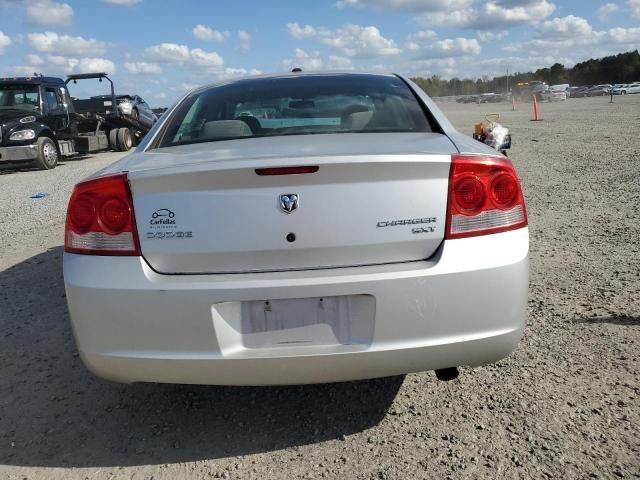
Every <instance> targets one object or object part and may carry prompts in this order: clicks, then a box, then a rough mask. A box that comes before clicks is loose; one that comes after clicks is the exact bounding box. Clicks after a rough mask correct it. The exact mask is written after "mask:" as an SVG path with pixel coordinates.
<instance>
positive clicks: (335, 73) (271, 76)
mask: <svg viewBox="0 0 640 480" xmlns="http://www.w3.org/2000/svg"><path fill="white" fill-rule="evenodd" d="M336 76H341V77H345V76H347V77H353V80H354V81H357V80H359V79H362V78H364V77H373V78H385V77H387V78H389V77H396V75H395V74H393V73H368V72H351V71H309V72H281V73H267V74H261V75H251V76H248V77H241V78H236V79H233V80H223V81H218V82H213V83H209V84H206V85H202V86H200V87H196V88H194V89H193V90H191V91H190V92H189V94H191V93H196V92H201V91H204V90H208V89H210V88H214V87H219V86H222V85H242V84H249V83H252V82H255V81H260V80H270V79H278V78H300V77H315V78H317V77H336Z"/></svg>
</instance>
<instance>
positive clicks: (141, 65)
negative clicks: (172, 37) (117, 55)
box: [124, 62, 162, 75]
mask: <svg viewBox="0 0 640 480" xmlns="http://www.w3.org/2000/svg"><path fill="white" fill-rule="evenodd" d="M124 68H126V69H127V71H128V72H129V73H133V74H134V75H137V74H156V73H161V72H162V68H160V65H158V64H157V63H150V62H125V63H124Z"/></svg>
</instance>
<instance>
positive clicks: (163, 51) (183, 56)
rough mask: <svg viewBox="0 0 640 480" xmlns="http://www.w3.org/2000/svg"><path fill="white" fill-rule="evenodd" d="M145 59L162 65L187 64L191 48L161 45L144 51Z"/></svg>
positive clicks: (171, 44)
mask: <svg viewBox="0 0 640 480" xmlns="http://www.w3.org/2000/svg"><path fill="white" fill-rule="evenodd" d="M144 56H145V58H147V59H149V60H151V61H154V62H162V63H176V62H186V61H188V60H189V57H190V54H189V47H187V46H186V45H178V44H176V43H160V44H158V45H152V46H151V47H148V48H146V49H145V50H144Z"/></svg>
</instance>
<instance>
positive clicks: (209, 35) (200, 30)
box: [192, 24, 229, 43]
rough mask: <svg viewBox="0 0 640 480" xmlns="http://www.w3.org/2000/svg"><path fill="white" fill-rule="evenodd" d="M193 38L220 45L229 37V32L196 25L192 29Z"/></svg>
mask: <svg viewBox="0 0 640 480" xmlns="http://www.w3.org/2000/svg"><path fill="white" fill-rule="evenodd" d="M192 33H193V36H194V37H196V38H197V39H199V40H204V41H209V42H217V43H222V42H224V41H225V39H226V38H227V37H228V36H229V32H220V31H218V30H214V29H213V28H211V27H210V26H208V25H202V24H198V25H196V26H195V27H193V30H192Z"/></svg>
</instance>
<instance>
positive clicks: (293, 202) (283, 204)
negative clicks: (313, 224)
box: [280, 193, 300, 213]
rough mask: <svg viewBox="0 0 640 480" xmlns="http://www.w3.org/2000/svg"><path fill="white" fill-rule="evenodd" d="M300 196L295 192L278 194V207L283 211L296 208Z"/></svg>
mask: <svg viewBox="0 0 640 480" xmlns="http://www.w3.org/2000/svg"><path fill="white" fill-rule="evenodd" d="M299 199H300V197H298V194H297V193H283V194H282V195H280V209H281V210H282V211H283V212H284V213H291V212H293V211H294V210H296V209H297V208H298V203H299Z"/></svg>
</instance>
